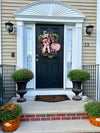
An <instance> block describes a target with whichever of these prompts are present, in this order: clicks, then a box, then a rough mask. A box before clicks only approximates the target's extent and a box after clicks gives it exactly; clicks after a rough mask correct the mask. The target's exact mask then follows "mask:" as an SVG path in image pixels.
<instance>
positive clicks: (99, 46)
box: [96, 0, 100, 101]
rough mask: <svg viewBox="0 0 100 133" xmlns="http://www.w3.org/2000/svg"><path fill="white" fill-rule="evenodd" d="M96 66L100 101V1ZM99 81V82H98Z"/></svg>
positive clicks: (97, 92)
mask: <svg viewBox="0 0 100 133" xmlns="http://www.w3.org/2000/svg"><path fill="white" fill-rule="evenodd" d="M96 37H97V38H96V64H99V65H98V66H97V67H98V70H99V72H98V71H96V72H97V73H98V76H96V78H97V79H96V100H97V101H100V0H97V35H96ZM97 81H98V82H97Z"/></svg>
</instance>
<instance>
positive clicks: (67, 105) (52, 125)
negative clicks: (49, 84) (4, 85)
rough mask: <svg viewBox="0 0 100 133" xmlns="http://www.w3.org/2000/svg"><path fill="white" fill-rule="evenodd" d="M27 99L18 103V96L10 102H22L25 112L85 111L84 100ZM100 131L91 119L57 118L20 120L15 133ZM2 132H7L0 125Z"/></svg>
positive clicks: (0, 131)
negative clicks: (44, 100) (92, 123)
mask: <svg viewBox="0 0 100 133" xmlns="http://www.w3.org/2000/svg"><path fill="white" fill-rule="evenodd" d="M26 98H27V101H26V102H23V103H17V102H16V100H17V98H13V99H11V101H10V102H14V103H17V104H20V105H21V106H22V108H23V114H35V113H36V114H39V113H40V114H42V113H43V114H46V113H47V114H48V113H49V114H52V113H77V112H80V113H83V112H84V104H85V103H87V102H85V101H83V100H81V101H73V100H69V101H68V100H67V101H62V102H37V101H34V97H26ZM73 132H76V133H80V132H81V133H83V132H84V133H86V132H88V133H94V132H98V133H100V127H95V126H93V125H91V124H90V123H89V120H88V119H86V120H57V121H56V120H55V121H53V120H52V121H25V122H22V121H21V122H20V126H19V128H18V129H17V130H16V131H14V132H13V133H73ZM0 133H5V132H4V131H3V130H2V126H0Z"/></svg>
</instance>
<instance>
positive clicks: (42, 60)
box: [36, 24, 64, 88]
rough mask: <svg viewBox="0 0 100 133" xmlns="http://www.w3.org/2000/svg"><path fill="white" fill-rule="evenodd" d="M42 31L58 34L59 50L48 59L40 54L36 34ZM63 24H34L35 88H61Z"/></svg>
mask: <svg viewBox="0 0 100 133" xmlns="http://www.w3.org/2000/svg"><path fill="white" fill-rule="evenodd" d="M43 31H47V32H53V33H56V34H58V36H59V44H60V45H61V49H60V51H58V54H57V55H56V57H54V58H52V59H50V58H48V57H44V56H43V55H42V54H41V49H40V43H39V41H38V36H39V35H40V34H43ZM63 46H64V26H63V25H44V24H37V25H36V88H63V54H64V50H63Z"/></svg>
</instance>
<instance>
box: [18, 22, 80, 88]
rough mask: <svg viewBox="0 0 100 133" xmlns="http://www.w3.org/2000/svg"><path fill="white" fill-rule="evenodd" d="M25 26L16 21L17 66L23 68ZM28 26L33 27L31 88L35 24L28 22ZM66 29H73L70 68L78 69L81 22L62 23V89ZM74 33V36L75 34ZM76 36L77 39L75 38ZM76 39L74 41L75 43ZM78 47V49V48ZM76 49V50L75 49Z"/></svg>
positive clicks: (65, 78) (65, 54)
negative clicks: (69, 24)
mask: <svg viewBox="0 0 100 133" xmlns="http://www.w3.org/2000/svg"><path fill="white" fill-rule="evenodd" d="M25 26H27V24H25V23H23V22H17V68H18V69H20V68H24V67H25V65H24V51H23V49H24V48H23V46H24V43H25V42H24V41H25V39H24V37H25ZM29 26H30V27H32V29H33V59H32V64H33V73H34V86H33V88H34V89H36V40H35V39H36V35H35V33H36V31H35V29H36V28H35V24H34V23H33V24H31V25H30V24H29ZM67 29H72V30H73V37H72V38H73V42H72V69H80V68H81V63H82V61H81V60H82V52H81V51H82V24H79V23H77V24H76V25H75V26H68V24H64V57H63V59H64V62H63V63H64V65H63V66H64V68H63V76H64V77H63V89H65V88H66V82H67V63H66V59H67V53H66V52H67V41H66V37H67ZM75 35H76V36H75ZM77 37H78V39H77ZM79 38H80V39H79ZM75 41H76V43H75ZM79 48H80V50H79ZM77 49H78V50H77Z"/></svg>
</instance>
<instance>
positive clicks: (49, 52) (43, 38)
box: [38, 31, 61, 59]
mask: <svg viewBox="0 0 100 133" xmlns="http://www.w3.org/2000/svg"><path fill="white" fill-rule="evenodd" d="M38 40H39V42H40V48H41V52H42V54H43V56H47V57H48V58H50V59H52V58H53V57H55V56H56V55H57V52H58V51H59V50H60V48H61V45H60V44H58V40H59V37H58V35H57V34H56V33H48V32H47V31H44V32H43V34H42V35H39V37H38Z"/></svg>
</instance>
